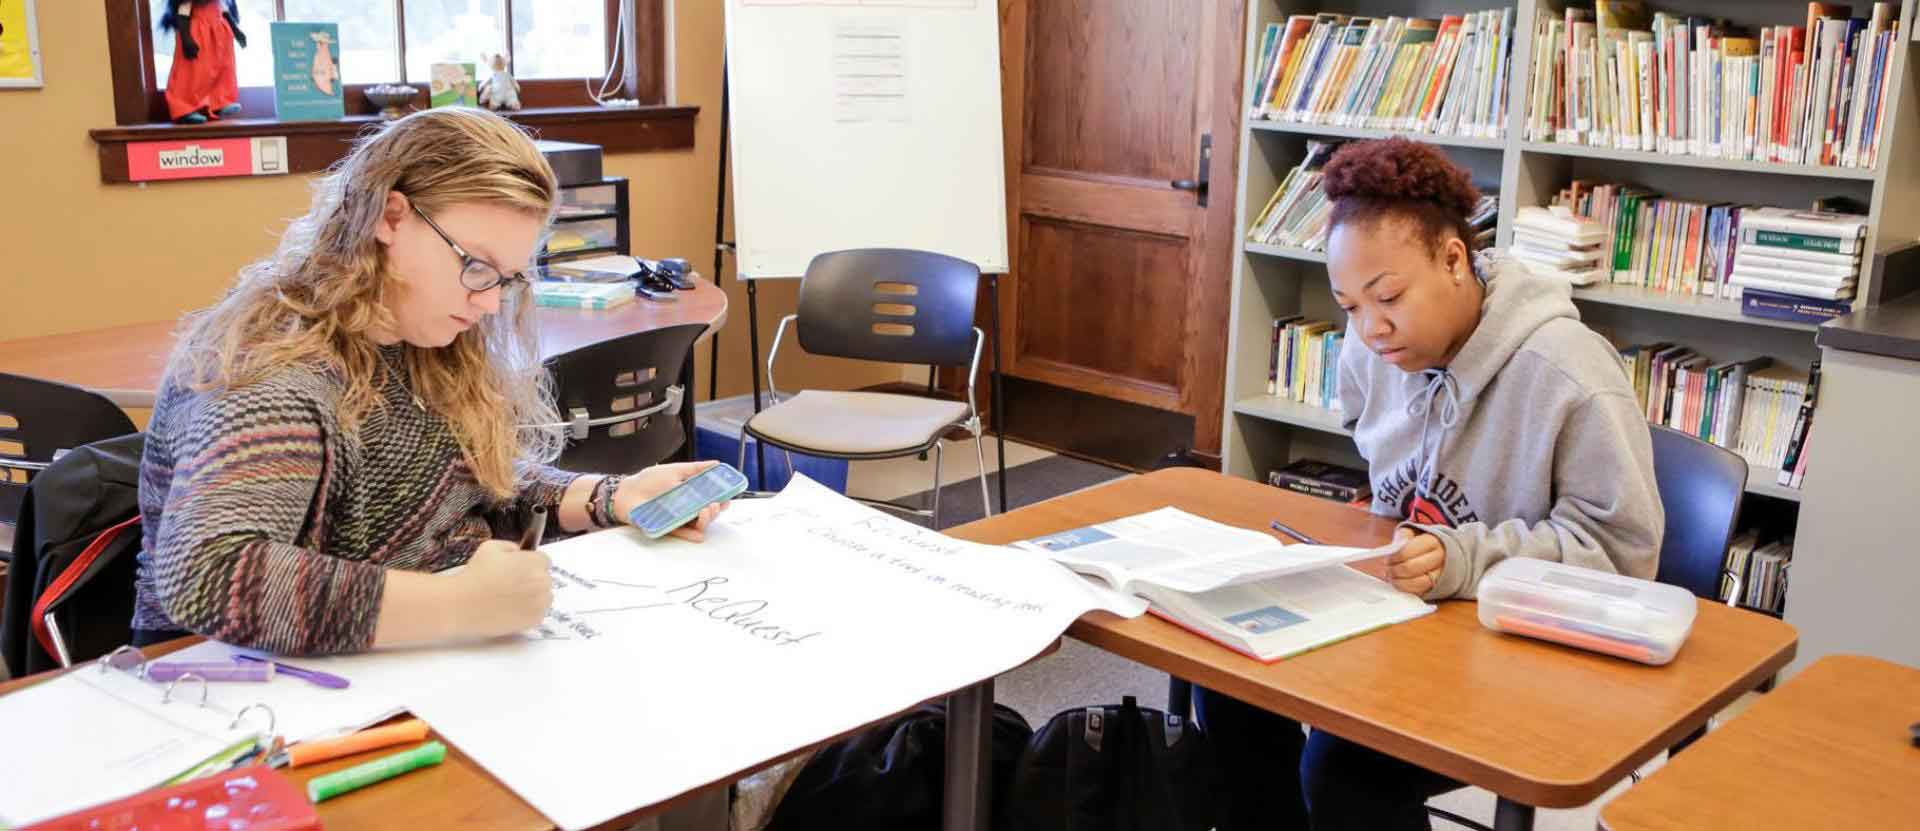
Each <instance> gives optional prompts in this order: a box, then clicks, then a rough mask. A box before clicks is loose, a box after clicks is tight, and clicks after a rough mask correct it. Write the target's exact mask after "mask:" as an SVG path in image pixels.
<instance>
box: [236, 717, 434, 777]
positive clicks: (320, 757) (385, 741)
mask: <svg viewBox="0 0 1920 831" xmlns="http://www.w3.org/2000/svg"><path fill="white" fill-rule="evenodd" d="M426 737H427V723H426V722H424V721H421V720H419V719H417V718H410V719H407V720H406V721H402V722H396V723H394V724H389V725H386V726H385V727H374V728H371V729H367V730H362V731H360V732H358V733H351V734H348V735H345V736H341V737H339V738H336V739H320V740H317V741H306V742H301V743H299V744H296V745H294V746H292V747H289V748H287V749H286V750H285V751H282V752H281V753H279V754H277V755H276V756H275V757H274V758H271V759H268V760H267V763H268V764H270V765H273V766H274V767H283V766H289V765H290V766H292V767H300V766H302V765H311V764H313V763H315V762H324V761H327V760H328V759H338V758H340V757H342V756H351V755H353V754H355V753H362V752H365V751H368V750H373V749H375V748H380V747H391V746H393V745H396V744H406V743H407V742H417V741H420V740H421V739H425V738H426Z"/></svg>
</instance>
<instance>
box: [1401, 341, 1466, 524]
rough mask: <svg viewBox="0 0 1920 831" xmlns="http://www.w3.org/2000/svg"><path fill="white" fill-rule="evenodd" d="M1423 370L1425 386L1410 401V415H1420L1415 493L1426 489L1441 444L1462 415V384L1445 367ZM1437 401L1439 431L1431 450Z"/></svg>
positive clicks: (1418, 416) (1408, 404)
mask: <svg viewBox="0 0 1920 831" xmlns="http://www.w3.org/2000/svg"><path fill="white" fill-rule="evenodd" d="M1421 374H1422V375H1425V376H1427V383H1426V386H1425V387H1424V388H1422V389H1421V391H1420V392H1419V393H1418V394H1416V395H1415V396H1414V397H1413V398H1412V399H1411V400H1409V401H1408V402H1407V415H1408V416H1409V417H1417V418H1419V419H1420V470H1419V476H1420V478H1419V480H1418V481H1416V482H1415V483H1414V485H1413V492H1414V493H1415V494H1416V495H1417V494H1419V493H1420V492H1422V491H1423V490H1425V489H1426V487H1427V482H1428V480H1429V479H1431V478H1432V476H1433V470H1434V468H1435V467H1437V466H1438V465H1439V463H1440V446H1441V445H1442V444H1444V443H1445V442H1446V440H1447V431H1448V430H1451V429H1453V425H1454V424H1455V423H1457V422H1458V421H1459V419H1460V386H1459V382H1457V381H1455V380H1454V377H1453V373H1452V372H1449V371H1447V370H1446V369H1428V370H1422V371H1421ZM1436 402H1437V403H1438V404H1439V407H1438V408H1437V409H1438V411H1439V417H1440V419H1439V420H1440V434H1439V435H1438V436H1434V437H1433V448H1432V449H1431V450H1429V449H1428V448H1427V441H1428V436H1429V435H1431V434H1432V432H1433V423H1434V414H1435V409H1436V408H1435V406H1434V404H1435V403H1436Z"/></svg>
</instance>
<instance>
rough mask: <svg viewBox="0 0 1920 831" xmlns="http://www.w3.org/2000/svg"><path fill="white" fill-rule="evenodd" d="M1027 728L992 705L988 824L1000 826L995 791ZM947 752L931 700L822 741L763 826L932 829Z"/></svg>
mask: <svg viewBox="0 0 1920 831" xmlns="http://www.w3.org/2000/svg"><path fill="white" fill-rule="evenodd" d="M1032 735H1033V728H1032V727H1029V726H1027V720H1026V719H1024V718H1021V717H1020V714H1019V713H1017V712H1014V711H1013V710H1012V709H1010V708H1008V707H1006V706H1004V705H1000V704H995V705H994V706H993V745H992V774H993V785H992V788H993V794H994V809H995V810H994V822H993V827H995V828H1005V827H1007V826H1006V822H1005V820H1004V806H1005V804H1006V800H1005V799H1004V798H1003V797H1002V796H1001V795H1002V794H1005V793H1006V792H1007V786H1008V783H1009V781H1010V780H1011V779H1012V776H1013V766H1014V763H1015V762H1017V761H1018V760H1019V758H1020V752H1021V750H1022V749H1024V748H1025V747H1026V745H1027V739H1028V737H1030V736H1032ZM946 753H947V706H946V704H944V703H938V702H929V703H926V704H922V705H920V706H918V707H915V708H914V709H913V710H911V711H909V712H907V713H906V714H905V715H901V716H898V717H896V718H894V719H893V720H892V721H890V722H887V723H885V724H882V725H878V726H875V727H870V728H868V729H866V730H862V731H860V732H858V733H855V734H853V735H851V736H848V737H846V738H844V739H841V740H839V741H837V742H834V743H833V744H830V745H827V746H826V747H825V748H823V749H821V750H820V752H819V753H816V754H814V757H813V758H812V759H810V760H808V762H807V765H806V767H804V768H802V769H801V771H800V775H799V776H798V777H797V778H795V779H794V781H793V786H792V787H790V788H788V789H787V793H786V795H785V796H784V797H782V798H781V800H780V805H779V806H778V807H776V808H775V809H774V812H773V821H772V822H771V823H769V824H768V825H767V831H810V830H811V829H840V828H859V829H863V831H938V829H939V828H940V814H941V805H942V796H943V794H944V792H945V786H946V782H945V771H946Z"/></svg>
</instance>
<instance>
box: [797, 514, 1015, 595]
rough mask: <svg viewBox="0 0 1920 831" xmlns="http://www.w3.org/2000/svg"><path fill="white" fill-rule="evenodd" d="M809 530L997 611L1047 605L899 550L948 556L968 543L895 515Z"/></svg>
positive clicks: (813, 533) (855, 551)
mask: <svg viewBox="0 0 1920 831" xmlns="http://www.w3.org/2000/svg"><path fill="white" fill-rule="evenodd" d="M807 533H808V534H810V535H812V536H814V537H815V538H818V539H820V540H821V541H823V542H829V543H833V544H834V545H835V546H837V547H839V548H843V549H845V550H847V551H850V552H853V553H855V554H860V555H862V556H865V557H867V558H869V559H872V560H874V561H875V562H879V563H883V564H885V565H887V566H891V567H893V568H896V569H899V570H900V572H901V573H902V574H906V575H908V576H911V577H918V578H920V579H922V580H925V581H927V582H928V583H931V584H933V585H935V586H939V587H941V588H943V589H945V590H947V591H951V592H953V593H954V594H958V595H961V596H963V597H967V598H969V599H972V600H974V601H977V602H979V603H982V604H985V605H987V606H991V607H993V609H994V610H995V611H1011V612H1015V613H1019V614H1039V613H1041V612H1045V611H1046V609H1047V607H1046V604H1044V603H1034V602H1031V601H1024V600H1019V599H1016V598H1011V597H1007V596H1006V595H1004V594H1001V593H999V592H996V591H992V590H989V589H983V588H979V587H977V586H973V585H971V584H969V583H968V582H966V581H964V580H959V579H956V578H954V577H952V576H950V575H949V574H947V573H946V572H944V571H940V570H936V569H933V568H931V567H929V565H928V563H927V562H925V558H924V556H922V557H912V556H907V555H906V554H903V553H898V552H900V550H901V546H906V547H907V548H908V549H909V550H910V551H911V552H912V553H914V554H919V555H932V556H935V557H940V558H945V557H951V556H953V555H955V554H960V553H962V552H963V551H965V550H966V544H965V543H962V542H960V541H958V540H955V539H953V538H952V537H947V536H943V535H940V534H937V533H934V532H932V531H928V530H926V529H923V528H920V527H919V526H915V525H908V524H906V523H904V522H901V521H899V520H896V519H893V518H891V517H870V518H867V519H863V520H860V521H858V522H855V523H852V524H841V525H820V526H815V527H813V528H809V529H807ZM862 537H867V538H870V539H862Z"/></svg>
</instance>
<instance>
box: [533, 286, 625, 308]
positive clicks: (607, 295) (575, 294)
mask: <svg viewBox="0 0 1920 831" xmlns="http://www.w3.org/2000/svg"><path fill="white" fill-rule="evenodd" d="M533 299H534V302H535V303H537V304H539V305H542V306H553V307H557V308H563V309H611V308H613V307H615V306H619V305H621V304H624V303H631V302H633V284H632V283H630V282H626V281H621V282H618V283H563V282H559V281H555V280H541V281H539V282H536V283H534V284H533Z"/></svg>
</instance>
